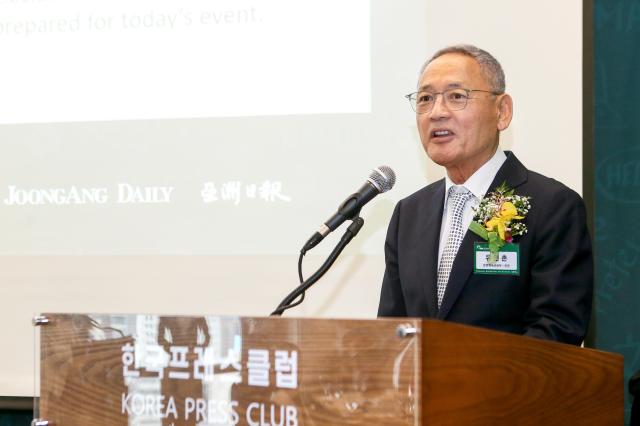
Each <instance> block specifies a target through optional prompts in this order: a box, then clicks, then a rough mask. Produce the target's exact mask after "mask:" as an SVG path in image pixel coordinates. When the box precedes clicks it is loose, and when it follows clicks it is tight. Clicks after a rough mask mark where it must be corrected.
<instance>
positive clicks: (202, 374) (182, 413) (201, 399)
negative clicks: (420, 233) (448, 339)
mask: <svg viewBox="0 0 640 426" xmlns="http://www.w3.org/2000/svg"><path fill="white" fill-rule="evenodd" d="M38 318H39V320H38V319H36V320H35V321H34V322H35V323H36V329H37V332H36V341H37V342H36V351H37V354H36V359H39V361H38V362H37V364H38V365H37V366H36V368H37V370H36V371H37V373H36V377H37V379H36V389H35V394H36V396H39V399H36V411H35V417H36V419H37V420H34V424H38V425H47V424H48V425H52V424H53V425H107V426H111V425H175V426H177V425H250V426H267V425H269V426H271V425H274V426H294V425H337V424H340V425H371V424H385V425H417V424H419V421H418V419H419V412H418V411H419V407H420V396H419V389H420V387H419V384H420V382H419V381H420V377H419V371H420V369H419V360H420V356H421V353H420V351H421V345H420V340H419V337H418V335H419V327H420V324H419V322H418V321H411V320H408V319H406V318H403V319H399V320H325V319H289V318H242V317H218V316H202V317H187V316H157V315H105V314H94V315H76V314H44V315H42V316H41V317H38ZM416 332H417V334H416ZM36 421H37V422H39V423H36Z"/></svg>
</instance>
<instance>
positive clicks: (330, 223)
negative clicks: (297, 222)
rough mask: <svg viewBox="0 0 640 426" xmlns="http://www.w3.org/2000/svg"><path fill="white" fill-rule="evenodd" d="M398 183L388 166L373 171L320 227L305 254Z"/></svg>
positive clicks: (308, 243)
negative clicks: (377, 196) (376, 197)
mask: <svg viewBox="0 0 640 426" xmlns="http://www.w3.org/2000/svg"><path fill="white" fill-rule="evenodd" d="M395 183H396V174H395V172H394V171H393V170H392V169H391V167H388V166H380V167H378V168H376V169H373V170H372V171H371V174H370V175H369V177H368V178H367V180H366V182H365V183H364V185H362V187H361V188H360V189H359V190H358V192H356V193H354V194H351V195H350V196H349V197H348V198H347V199H346V200H344V201H343V202H342V204H340V207H338V211H337V212H335V213H334V214H333V216H331V217H330V218H329V219H327V221H326V222H324V223H323V224H322V225H320V229H319V230H318V232H316V233H314V234H313V235H312V236H311V238H309V240H308V241H307V243H306V244H305V245H304V247H303V248H302V250H301V252H302V253H303V254H304V253H305V252H306V251H307V250H311V249H312V248H314V247H315V246H317V245H318V243H320V241H322V240H323V239H324V237H326V236H327V235H328V234H329V233H330V232H331V231H334V230H335V229H336V228H337V227H338V226H340V225H342V223H343V222H344V221H346V220H353V219H355V218H356V217H358V215H359V214H360V209H361V208H362V206H364V205H365V204H367V203H368V202H369V201H371V200H372V199H373V198H374V197H375V196H376V195H378V194H381V193H383V192H387V191H388V190H390V189H391V188H393V185H394V184H395Z"/></svg>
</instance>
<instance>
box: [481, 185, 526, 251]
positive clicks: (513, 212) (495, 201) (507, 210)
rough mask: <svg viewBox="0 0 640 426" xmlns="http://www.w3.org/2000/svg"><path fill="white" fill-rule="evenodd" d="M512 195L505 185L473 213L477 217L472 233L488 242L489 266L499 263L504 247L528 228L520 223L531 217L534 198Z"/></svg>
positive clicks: (490, 195) (485, 199)
mask: <svg viewBox="0 0 640 426" xmlns="http://www.w3.org/2000/svg"><path fill="white" fill-rule="evenodd" d="M513 192H514V190H513V189H512V188H509V187H508V186H507V183H506V182H503V183H502V184H501V185H500V186H499V187H498V188H496V190H495V191H494V192H491V193H490V194H488V195H486V196H485V197H484V198H483V199H482V201H480V204H479V205H478V207H476V208H474V209H473V211H474V213H475V216H474V217H473V221H472V222H471V225H469V229H470V230H471V231H472V232H474V233H475V234H477V235H479V236H480V237H482V238H484V239H485V240H486V241H488V242H489V263H495V262H496V261H497V260H498V253H499V251H500V248H502V247H503V246H504V245H505V244H507V243H511V242H513V238H514V237H516V236H518V235H524V234H526V233H527V226H526V225H525V224H524V223H523V222H521V221H522V220H523V219H524V218H525V217H526V216H527V213H529V209H530V208H531V203H530V201H529V200H530V199H531V197H525V196H522V195H515V194H514V193H513Z"/></svg>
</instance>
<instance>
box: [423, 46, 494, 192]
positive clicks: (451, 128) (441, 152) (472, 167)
mask: <svg viewBox="0 0 640 426" xmlns="http://www.w3.org/2000/svg"><path fill="white" fill-rule="evenodd" d="M456 87H457V88H464V89H480V90H487V91H491V90H492V89H491V87H490V85H489V82H488V81H487V80H486V79H485V77H484V76H483V75H482V71H481V69H480V65H478V63H477V62H476V61H475V59H473V58H471V57H469V56H465V55H462V54H459V53H447V54H445V55H442V56H440V57H439V58H437V59H435V60H434V61H433V62H431V63H430V64H429V65H428V66H427V68H426V69H425V71H424V72H423V73H422V76H421V78H420V84H419V85H418V88H419V90H427V91H429V92H432V93H436V92H442V91H443V90H447V89H449V88H456ZM498 98H499V97H498ZM498 98H497V97H496V96H493V95H491V94H490V93H484V92H471V93H470V99H469V100H468V102H467V106H466V107H465V108H464V109H462V110H458V111H451V110H449V109H448V108H447V106H446V105H445V103H444V102H443V99H442V95H438V96H437V99H436V103H435V105H434V107H433V109H432V110H431V111H430V112H427V113H424V114H416V115H417V118H416V120H417V123H418V130H419V132H420V139H421V140H422V146H423V147H424V149H425V151H426V152H427V155H428V156H429V158H431V159H432V160H433V161H434V162H435V163H437V164H440V165H441V166H444V167H445V168H446V169H447V171H448V172H449V176H451V177H452V178H453V176H452V172H454V173H456V174H457V175H461V176H463V179H464V180H466V179H468V178H469V176H470V175H471V174H473V172H475V171H476V170H477V169H479V168H480V167H481V166H482V165H483V164H484V163H485V162H486V161H487V160H489V159H490V158H491V156H492V155H493V153H494V152H495V149H496V147H497V145H498V121H499V115H500V114H499V107H498V103H499V99H498ZM436 132H437V133H436ZM456 183H462V182H456Z"/></svg>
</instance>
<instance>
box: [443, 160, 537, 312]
mask: <svg viewBox="0 0 640 426" xmlns="http://www.w3.org/2000/svg"><path fill="white" fill-rule="evenodd" d="M505 154H507V160H506V161H505V162H504V164H503V165H502V167H500V170H498V173H497V174H496V177H495V178H494V179H493V182H491V186H490V187H489V190H488V192H487V193H489V192H492V191H495V189H496V188H497V187H498V186H500V184H501V183H502V182H507V185H508V186H509V187H511V188H517V187H518V186H520V185H522V184H523V183H524V182H526V180H527V169H526V168H525V167H524V166H523V165H522V163H520V161H518V159H517V158H516V156H515V155H513V153H512V152H510V151H505ZM443 203H444V201H443ZM440 216H442V212H441V213H440ZM475 241H482V239H481V238H480V237H478V236H477V235H476V234H474V233H473V232H471V231H467V233H466V234H465V236H464V239H463V240H462V243H461V244H460V248H459V249H458V254H456V258H455V260H454V261H453V266H452V267H451V274H450V275H449V282H448V283H447V289H446V291H445V293H444V298H443V299H442V305H441V306H440V310H439V311H438V316H437V318H438V319H445V318H446V317H447V315H448V314H449V312H450V311H451V308H452V307H453V305H454V304H455V302H456V300H457V299H458V297H459V296H460V293H461V292H462V289H463V288H464V286H465V285H466V283H467V281H468V280H469V276H470V275H471V273H472V272H473V243H474V242H475ZM437 257H438V254H437V249H436V258H437ZM434 286H437V275H436V278H435V279H434Z"/></svg>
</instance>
